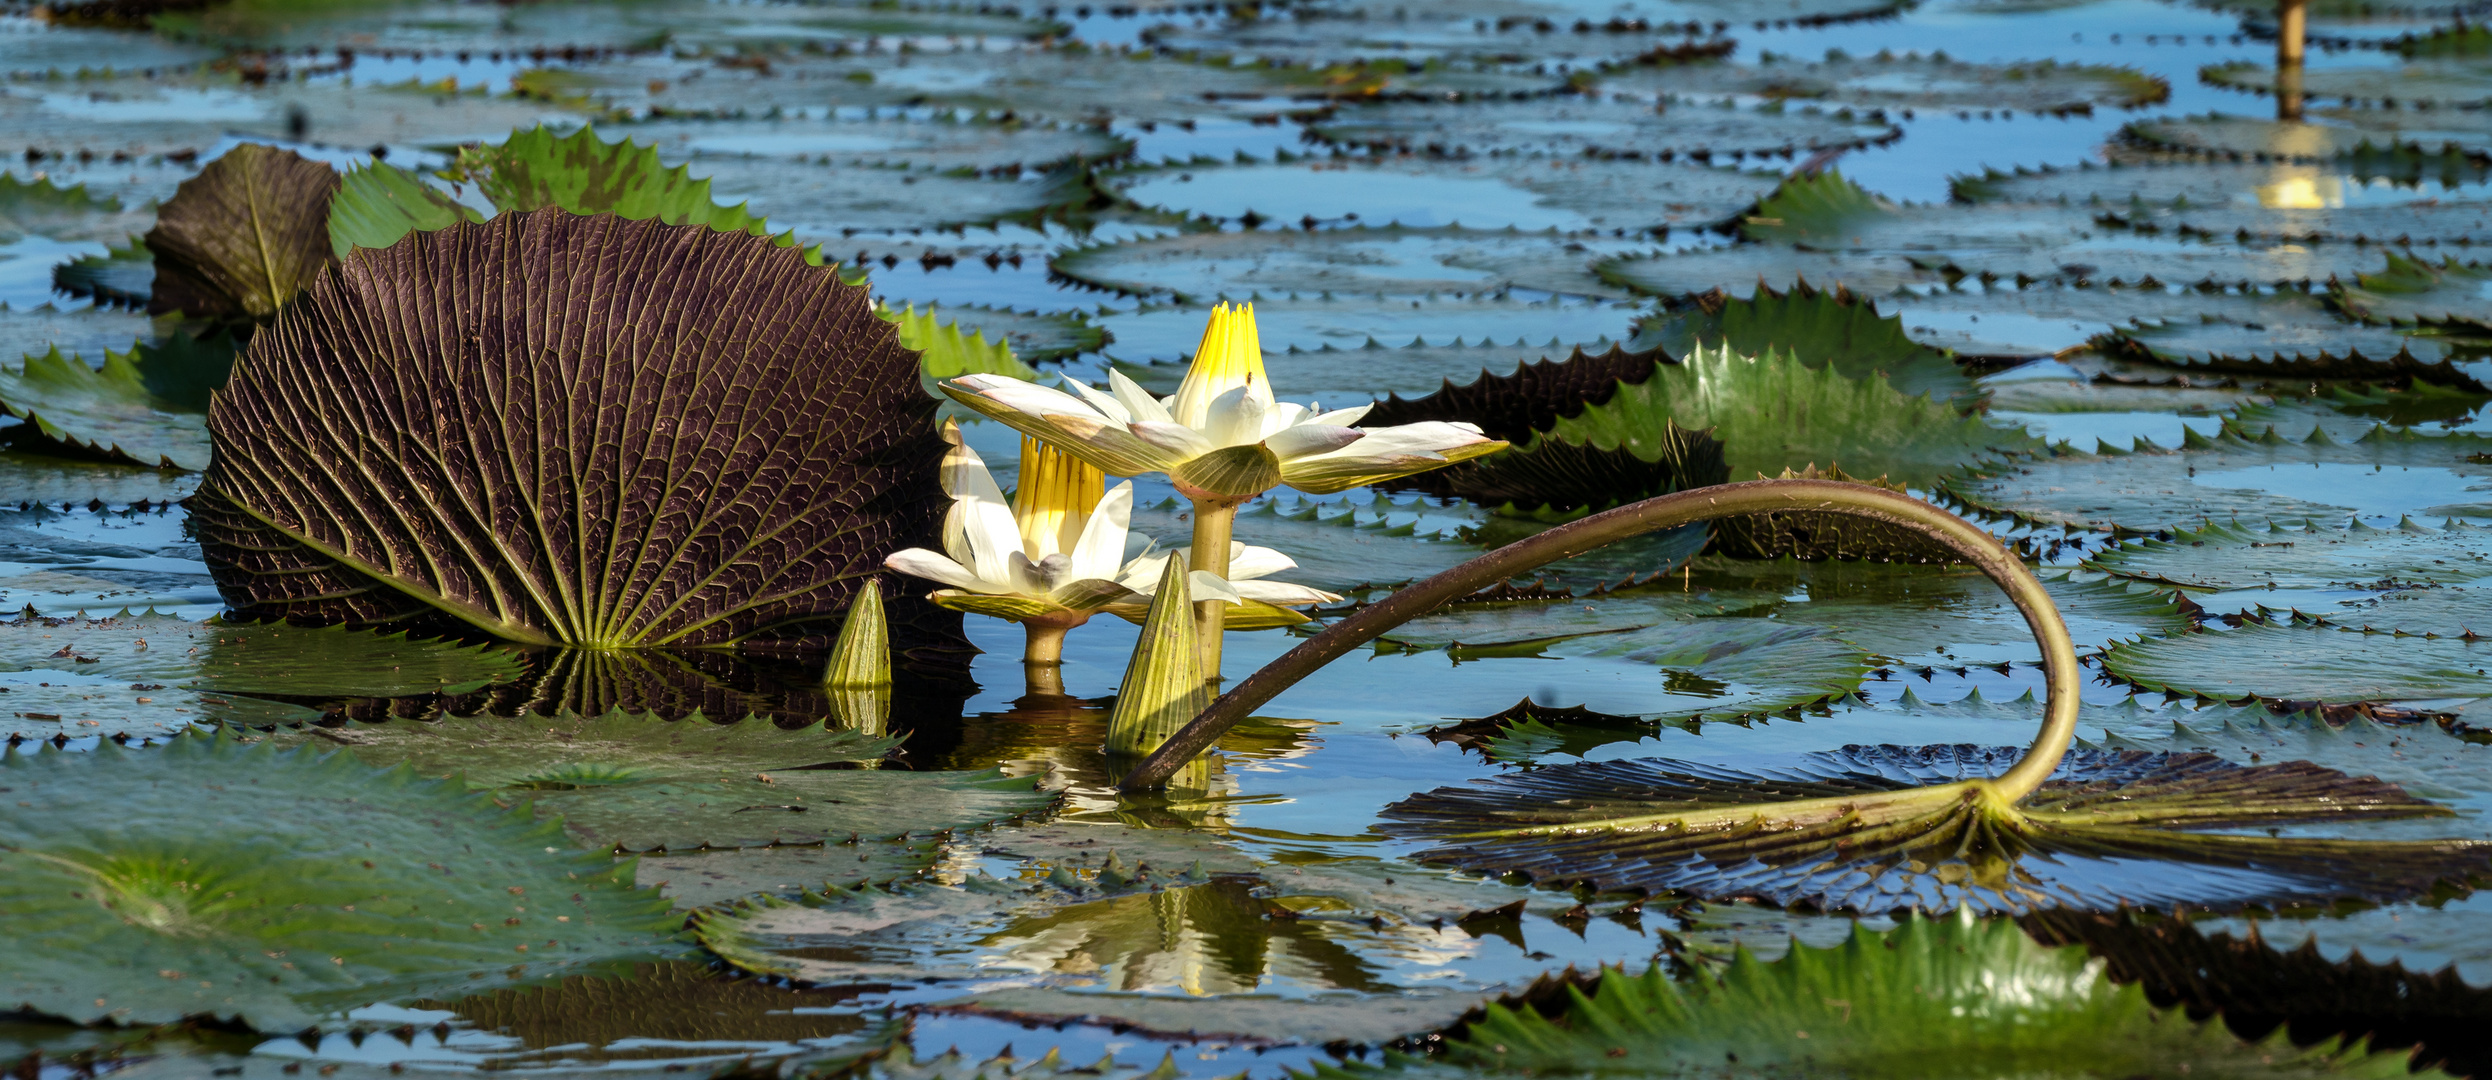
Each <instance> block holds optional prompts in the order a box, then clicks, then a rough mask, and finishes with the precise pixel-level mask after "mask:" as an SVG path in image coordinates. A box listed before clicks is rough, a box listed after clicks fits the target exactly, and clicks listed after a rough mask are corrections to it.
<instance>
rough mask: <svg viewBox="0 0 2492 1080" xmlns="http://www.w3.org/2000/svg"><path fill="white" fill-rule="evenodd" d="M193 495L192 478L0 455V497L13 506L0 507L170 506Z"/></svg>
mask: <svg viewBox="0 0 2492 1080" xmlns="http://www.w3.org/2000/svg"><path fill="white" fill-rule="evenodd" d="M198 490H199V474H197V473H185V472H176V471H174V470H172V469H150V468H143V467H141V466H137V465H109V464H103V463H100V462H95V461H90V460H85V459H81V458H68V457H54V456H52V455H50V454H39V453H33V452H30V451H27V450H24V449H10V450H0V492H6V493H7V496H8V497H9V498H10V499H13V500H15V502H14V503H0V505H17V506H25V505H32V504H41V505H45V506H60V505H62V504H71V505H76V506H85V505H88V504H89V503H94V502H101V503H104V504H105V505H107V506H127V505H130V504H131V503H137V502H148V503H173V502H180V501H181V500H183V499H185V498H188V497H189V496H190V495H191V494H192V493H193V492H196V491H198Z"/></svg>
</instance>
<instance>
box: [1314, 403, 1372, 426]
mask: <svg viewBox="0 0 2492 1080" xmlns="http://www.w3.org/2000/svg"><path fill="white" fill-rule="evenodd" d="M1375 407H1376V403H1375V402H1372V401H1370V402H1368V403H1367V404H1365V405H1361V406H1358V407H1357V408H1352V409H1334V410H1333V411H1331V412H1328V413H1321V414H1318V415H1317V416H1316V417H1315V418H1314V419H1312V420H1309V421H1307V423H1310V424H1331V425H1334V426H1336V427H1347V426H1349V425H1351V424H1355V423H1358V422H1359V421H1361V420H1364V419H1366V418H1367V410H1369V409H1373V408H1375Z"/></svg>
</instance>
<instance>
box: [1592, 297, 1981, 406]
mask: <svg viewBox="0 0 2492 1080" xmlns="http://www.w3.org/2000/svg"><path fill="white" fill-rule="evenodd" d="M1899 302H1900V301H1899ZM1632 344H1634V345H1635V346H1636V347H1637V348H1641V349H1650V348H1655V347H1658V348H1660V349H1661V350H1663V351H1664V352H1667V353H1669V354H1670V355H1672V356H1685V355H1688V354H1689V353H1692V352H1695V351H1696V349H1697V347H1698V346H1699V345H1704V344H1711V345H1715V346H1728V347H1729V348H1730V349H1731V350H1732V351H1733V352H1738V353H1744V354H1748V355H1755V354H1759V353H1763V352H1765V351H1767V350H1770V349H1779V350H1781V351H1783V352H1786V353H1790V354H1791V355H1793V356H1796V357H1798V358H1799V359H1800V361H1801V362H1802V363H1805V364H1808V365H1810V366H1812V367H1818V366H1826V367H1832V368H1833V369H1834V370H1836V371H1838V372H1841V373H1842V374H1843V375H1844V377H1846V378H1852V379H1866V378H1871V377H1882V378H1884V379H1885V380H1886V381H1887V382H1889V383H1891V384H1893V385H1894V387H1895V389H1897V390H1899V391H1901V392H1903V393H1904V395H1905V396H1907V397H1909V396H1913V395H1920V394H1926V395H1928V396H1929V397H1932V398H1935V399H1937V400H1941V401H1947V400H1956V401H1963V400H1965V399H1968V398H1970V397H1972V396H1973V394H1974V390H1973V383H1972V380H1970V379H1968V378H1966V377H1965V375H1964V372H1963V371H1962V370H1961V369H1959V368H1957V367H1956V364H1955V358H1954V357H1951V356H1949V355H1947V354H1946V353H1944V352H1942V351H1940V350H1937V349H1933V348H1930V347H1929V346H1927V345H1923V344H1921V343H1919V342H1917V341H1914V340H1913V339H1912V338H1911V337H1910V336H1909V335H1907V334H1906V333H1905V332H1904V326H1903V320H1901V319H1900V318H1898V317H1896V316H1893V315H1885V316H1881V315H1880V314H1879V311H1878V308H1877V307H1875V306H1873V305H1871V304H1868V303H1866V302H1863V301H1861V300H1860V299H1858V298H1856V297H1854V296H1852V295H1851V294H1850V293H1849V292H1847V291H1845V290H1843V289H1842V288H1841V287H1836V288H1832V289H1826V290H1818V289H1812V288H1809V287H1808V286H1807V284H1806V283H1801V284H1799V285H1795V286H1793V288H1792V289H1791V291H1790V292H1788V293H1777V292H1775V291H1773V290H1771V289H1764V288H1760V289H1759V290H1758V291H1757V292H1755V293H1753V294H1751V295H1749V296H1747V297H1745V298H1742V299H1732V298H1730V297H1728V296H1724V295H1711V296H1700V297H1698V298H1697V300H1696V303H1695V305H1694V306H1693V307H1692V308H1690V309H1687V310H1682V311H1679V312H1676V313H1672V314H1668V315H1656V316H1653V317H1651V318H1648V319H1645V320H1642V321H1640V322H1638V323H1637V324H1636V336H1635V338H1634V339H1633V342H1632Z"/></svg>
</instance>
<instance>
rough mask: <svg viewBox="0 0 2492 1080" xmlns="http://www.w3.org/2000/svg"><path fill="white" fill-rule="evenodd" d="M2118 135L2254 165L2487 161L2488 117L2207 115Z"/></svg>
mask: <svg viewBox="0 0 2492 1080" xmlns="http://www.w3.org/2000/svg"><path fill="white" fill-rule="evenodd" d="M2120 130H2121V134H2122V135H2124V136H2126V137H2128V138H2130V139H2133V140H2135V141H2137V142H2138V143H2140V144H2142V145H2145V146H2147V147H2151V148H2153V149H2157V150H2170V151H2178V152H2182V153H2188V154H2200V155H2208V156H2229V155H2234V154H2239V155H2242V156H2244V157H2257V158H2258V159H2259V160H2262V161H2263V160H2270V159H2272V160H2276V161H2293V162H2305V161H2325V160H2327V159H2329V158H2334V157H2339V156H2342V155H2346V154H2359V153H2362V152H2365V151H2370V152H2374V153H2376V152H2378V151H2382V150H2388V149H2391V148H2399V147H2410V148H2412V149H2414V150H2416V151H2419V152H2422V153H2426V154H2429V153H2462V154H2467V155H2470V156H2477V157H2480V156H2482V155H2485V154H2487V153H2492V117H2486V116H2484V115H2483V114H2482V113H2480V112H2474V111H2469V110H2463V109H2432V110H2418V111H2414V112H2385V111H2380V110H2375V109H2311V110H2309V111H2308V112H2307V113H2305V114H2304V119H2302V120H2297V121H2283V120H2267V119H2260V118H2255V117H2246V116H2229V115H2225V114H2223V113H2208V114H2206V115H2204V116H2188V117H2174V118H2167V119H2159V120H2139V121H2136V122H2134V123H2131V124H2129V125H2128V126H2127V127H2124V128H2122V129H2120Z"/></svg>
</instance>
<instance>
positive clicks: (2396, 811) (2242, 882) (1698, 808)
mask: <svg viewBox="0 0 2492 1080" xmlns="http://www.w3.org/2000/svg"><path fill="white" fill-rule="evenodd" d="M2018 753H2019V752H2018V751H2017V750H2014V749H2011V748H2006V747H1988V748H1985V747H1976V746H1926V747H1903V746H1855V747H1847V748H1845V749H1843V750H1840V751H1833V752H1828V753H1819V754H1808V755H1802V756H1799V757H1796V758H1788V759H1783V760H1780V761H1775V762H1772V763H1770V764H1762V763H1761V766H1760V767H1758V768H1749V769H1738V768H1730V767H1726V766H1718V765H1705V764H1698V763H1694V762H1684V761H1673V760H1668V759H1643V760H1635V761H1609V762H1598V763H1584V764H1568V765H1557V766H1551V767H1547V768H1543V769H1538V770H1534V771H1532V772H1527V773H1521V774H1511V775H1506V776H1501V777H1498V778H1496V779H1495V780H1492V781H1489V782H1487V783H1485V784H1481V785H1473V786H1469V787H1462V788H1440V789H1438V790H1436V791H1432V792H1427V793H1424V794H1421V795H1417V796H1413V797H1412V798H1410V799H1406V800H1404V801H1402V802H1400V803H1396V804H1394V805H1393V806H1392V807H1390V808H1388V809H1387V810H1386V812H1385V821H1384V823H1383V825H1382V828H1383V829H1384V830H1385V831H1387V832H1388V833H1390V834H1392V835H1396V836H1402V837H1409V838H1414V839H1428V840H1434V841H1437V842H1438V844H1439V845H1440V846H1438V847H1435V848H1432V849H1429V850H1428V851H1425V852H1422V853H1421V854H1420V855H1419V858H1421V859H1424V860H1428V861H1433V862H1442V863H1450V864H1452V865H1455V866H1458V867H1461V868H1464V869H1468V870H1472V871H1475V872H1519V873H1525V874H1529V875H1531V876H1532V877H1533V878H1535V879H1536V880H1537V881H1538V882H1540V883H1541V884H1544V885H1556V884H1561V883H1567V882H1581V883H1585V884H1589V885H1592V886H1593V887H1595V888H1601V889H1625V888H1641V889H1646V890H1651V891H1656V892H1658V891H1663V890H1677V891H1683V892H1690V893H1693V894H1695V895H1697V896H1699V897H1755V898H1759V899H1763V900H1766V901H1768V902H1771V903H1776V904H1783V905H1792V904H1803V903H1804V904H1810V905H1814V906H1816V907H1820V908H1826V909H1835V910H1842V909H1852V910H1859V911H1863V912H1882V911H1894V910H1897V909H1902V908H1919V909H1921V910H1924V911H1940V910H1946V909H1948V908H1953V907H1958V906H1966V907H1972V908H1976V909H1981V910H1992V911H2024V910H2033V909H2041V908H2054V907H2081V908H2094V909H2102V908H2109V907H2113V906H2116V905H2119V904H2123V903H2126V904H2132V905H2136V906H2140V907H2170V906H2172V905H2175V904H2187V905H2191V906H2210V907H2227V906H2229V907H2239V906H2244V905H2250V904H2261V903H2274V902H2276V901H2279V900H2291V899H2302V898H2310V899H2316V898H2323V897H2337V896H2354V897H2366V898H2372V899H2393V898H2400V897H2410V896H2414V895H2417V894H2420V893H2423V892H2426V891H2428V890H2430V889H2431V888H2433V887H2434V886H2435V885H2437V884H2438V883H2439V882H2441V881H2444V880H2462V879H2463V878H2464V877H2465V876H2466V875H2467V874H2469V873H2471V872H2477V871H2479V870H2480V868H2481V867H2482V865H2483V864H2484V863H2485V862H2486V861H2487V859H2492V844H2469V843H2466V842H2462V841H2438V842H2431V841H2424V842H2411V843H2402V844H2388V843H2364V842H2355V841H2333V840H2319V839H2297V838H2290V839H2276V838H2271V837H2264V836H2261V837H2249V836H2240V835H2231V834H2223V833H2210V832H2196V831H2190V830H2193V829H2210V828H2212V829H2221V828H2228V827H2236V826H2241V825H2251V824H2257V825H2267V824H2270V823H2284V822H2291V821H2296V820H2306V819H2319V818H2327V819H2334V820H2356V819H2360V818H2369V817H2377V818H2402V817H2415V816H2430V815H2435V814H2446V813H2448V811H2447V810H2446V809H2445V808H2442V807H2439V806H2436V805H2434V804H2432V803H2429V802H2425V801H2423V800H2420V799H2416V798H2414V797H2412V796H2409V795H2407V794H2406V793H2405V792H2403V791H2400V790H2398V789H2397V788H2396V787H2394V786H2392V785H2389V784H2385V783H2382V782H2380V781H2377V780H2373V779H2369V778H2356V777H2350V776H2346V775H2345V774H2342V773H2337V772H2333V771H2330V770H2327V769H2323V768H2320V767H2318V766H2316V765H2311V764H2308V763H2304V762H2295V763H2291V764H2283V765H2262V766H2254V767H2246V768H2245V767H2242V766H2237V765H2234V764H2232V763H2230V762H2226V761H2224V760H2222V759H2221V758H2217V757H2214V756H2213V755H2209V754H2148V753H2141V752H2136V751H2096V750H2087V749H2082V748H2081V749H2078V750H2074V751H2071V752H2070V753H2069V754H2068V755H2067V757H2066V758H2065V759H2064V760H2063V761H2062V762H2061V764H2060V767H2059V769H2058V771H2057V772H2055V773H2054V774H2053V778H2052V779H2051V780H2049V781H2046V782H2045V783H2044V784H2043V786H2042V788H2041V789H2040V790H2039V791H2037V792H2036V793H2035V794H2034V795H2033V796H2031V797H2030V798H2028V799H2027V800H2025V802H2024V803H2023V804H2022V805H2021V806H2019V807H2017V808H2016V809H2015V810H2013V811H2010V810H2008V809H2005V808H2003V807H1996V806H1991V807H1981V806H1968V805H1964V800H1961V799H1959V798H1955V797H1952V792H1951V791H1949V790H1947V789H1939V790H1938V791H1936V792H1934V793H1933V795H1932V796H1931V802H1930V805H1929V806H1928V807H1927V808H1926V809H1925V811H1924V812H1923V813H1922V814H1920V815H1919V816H1915V817H1912V818H1910V819H1908V820H1905V821H1891V822H1888V823H1886V824H1885V826H1884V827H1883V828H1877V829H1874V830H1859V829H1857V828H1856V827H1855V823H1854V822H1853V821H1851V820H1850V819H1849V818H1848V817H1843V818H1836V819H1833V820H1829V821H1825V822H1822V823H1814V824H1806V825H1799V826H1795V827H1787V828H1780V829H1771V830H1762V831H1760V830H1757V829H1754V828H1751V827H1743V824H1742V823H1743V822H1745V821H1748V820H1751V819H1763V818H1764V815H1765V814H1767V813H1769V812H1770V810H1771V807H1772V806H1774V805H1775V804H1774V803H1764V804H1759V803H1757V802H1756V799H1757V797H1758V794H1759V793H1760V792H1765V793H1767V794H1769V795H1771V796H1773V797H1775V798H1777V799H1782V800H1804V799H1818V798H1842V797H1846V796H1854V797H1866V796H1870V795H1872V794H1874V793H1881V792H1898V791H1903V790H1906V789H1908V788H1912V787H1915V786H1918V785H1927V784H1933V783H1948V782H1952V781H1957V780H1962V779H1967V778H1978V777H1988V776H1993V775H1996V774H1998V773H1999V772H2001V771H2004V770H2005V769H2006V768H2007V766H2008V765H2009V763H2010V762H2012V761H2014V760H2015V759H2016V758H2017V756H2018ZM1734 806H1736V807H1739V808H1740V810H1739V811H1737V812H1736V814H1735V816H1734V818H1733V819H1730V820H1724V821H1722V822H1719V823H1708V824H1705V825H1702V826H1698V827H1692V828H1691V827H1678V828H1672V827H1667V824H1668V821H1669V817H1670V816H1671V815H1678V814H1686V813H1690V812H1703V811H1707V810H1710V809H1712V808H1715V807H1721V808H1724V809H1728V808H1730V807H1734Z"/></svg>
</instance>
